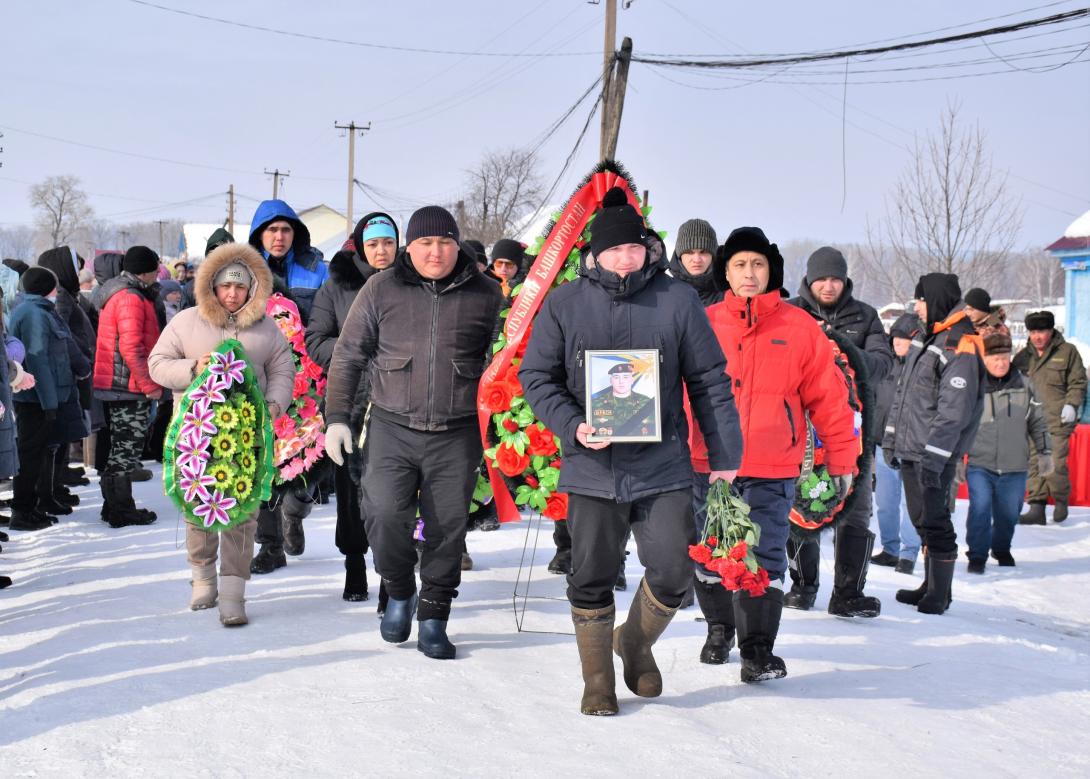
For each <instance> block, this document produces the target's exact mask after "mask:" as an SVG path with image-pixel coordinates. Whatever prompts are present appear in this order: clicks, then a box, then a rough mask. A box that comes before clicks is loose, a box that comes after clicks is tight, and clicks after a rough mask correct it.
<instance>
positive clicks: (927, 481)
mask: <svg viewBox="0 0 1090 779" xmlns="http://www.w3.org/2000/svg"><path fill="white" fill-rule="evenodd" d="M940 475H941V474H940V473H939V472H938V471H929V470H927V468H920V484H922V485H923V486H924V487H928V488H930V489H933V490H937V489H939V488H940V487H942V481H941V480H940V478H939V476H940Z"/></svg>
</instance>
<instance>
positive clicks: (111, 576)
mask: <svg viewBox="0 0 1090 779" xmlns="http://www.w3.org/2000/svg"><path fill="white" fill-rule="evenodd" d="M137 490H138V497H139V499H140V500H141V502H142V503H143V504H144V505H146V506H150V507H153V508H154V509H156V510H157V511H159V512H160V520H159V522H158V523H157V524H155V525H153V526H150V527H147V528H127V529H121V530H111V529H110V528H108V527H107V526H105V525H103V524H102V523H101V522H100V521H99V519H98V506H99V503H100V501H99V499H98V497H97V489H96V488H94V487H88V488H82V489H80V490H78V492H79V494H80V495H81V496H82V497H84V506H81V507H80V509H79V510H77V512H76V513H75V514H73V515H72V516H71V517H68V518H66V519H65V520H64V521H62V522H61V523H60V524H59V525H57V526H55V527H54V528H51V529H49V530H45V531H40V532H37V533H12V534H11V535H12V540H11V542H10V543H8V544H4V552H3V554H2V555H0V571H2V572H4V573H7V574H10V575H12V576H13V578H14V579H15V585H14V586H13V587H12V588H10V589H8V590H4V591H2V592H0V774H2V775H3V776H6V777H15V776H65V777H71V776H99V777H101V776H146V775H154V776H160V777H165V776H304V775H305V776H348V775H359V776H382V777H384V776H434V775H440V774H442V775H445V776H469V775H473V776H482V775H489V776H499V775H525V776H550V777H556V776H587V775H594V776H610V777H612V776H632V777H635V776H672V777H678V776H681V775H684V774H690V775H692V774H696V775H701V776H708V777H712V776H744V777H750V776H762V777H767V776H833V775H836V776H883V777H887V776H889V777H898V776H920V775H924V776H932V775H943V776H973V777H978V776H1016V775H1017V776H1052V775H1057V776H1088V775H1090V746H1088V744H1087V739H1086V734H1087V733H1088V732H1090V694H1088V689H1090V671H1088V667H1090V603H1088V598H1087V593H1090V510H1087V509H1075V510H1073V511H1072V516H1071V518H1070V519H1069V520H1068V521H1067V522H1066V523H1065V524H1064V525H1061V526H1054V525H1049V526H1047V527H1043V528H1019V530H1018V533H1017V536H1016V538H1015V549H1014V553H1015V556H1016V558H1017V559H1018V567H1017V568H1015V569H999V568H995V567H992V566H989V568H988V572H987V574H986V575H985V576H983V577H973V578H972V579H970V578H969V576H968V574H966V573H965V563H964V560H962V561H960V562H959V563H958V570H957V574H956V578H955V582H954V604H953V607H952V609H951V611H950V612H948V613H947V615H945V616H942V617H926V616H924V615H921V614H918V613H917V612H916V611H915V610H914V609H910V608H908V607H906V606H902V605H901V604H898V603H896V602H895V601H894V600H893V592H894V590H895V589H897V588H898V587H902V586H906V585H912V586H914V584H915V582H916V581H917V580H918V577H914V578H910V577H907V576H904V575H902V574H897V573H895V572H893V571H892V570H890V569H886V568H882V569H872V571H871V577H870V581H871V583H870V586H869V587H868V591H869V592H871V593H873V594H876V595H878V596H880V597H881V598H882V601H883V605H884V609H885V611H884V613H883V614H882V616H881V617H880V618H878V619H876V620H870V621H856V622H851V621H845V620H840V619H834V618H832V617H830V616H828V615H827V614H825V613H824V612H823V611H815V612H813V613H799V612H791V611H788V612H785V616H784V622H783V626H782V628H781V631H780V639H779V642H778V644H777V649H778V653H779V654H781V655H782V656H783V657H784V658H785V659H786V661H787V665H788V671H789V674H790V675H789V676H788V677H787V678H786V679H784V680H782V681H778V682H768V683H765V684H763V685H757V686H749V685H743V684H741V683H740V682H739V680H738V665H737V661H736V656H733V655H732V662H731V663H730V664H728V665H726V666H717V667H712V666H703V665H701V664H700V663H699V662H698V661H697V654H698V652H699V650H700V647H701V644H702V641H703V634H704V626H703V624H702V623H698V622H696V621H695V617H696V615H697V611H696V610H695V609H690V610H688V611H685V612H682V613H681V614H679V616H678V617H677V618H676V620H675V622H674V624H673V625H671V627H670V629H669V630H668V632H667V634H666V635H665V636H664V638H663V640H662V641H661V642H660V643H659V644H658V645H657V646H656V649H655V654H656V656H657V657H658V660H659V664H660V666H661V667H662V669H663V673H664V681H665V690H664V694H663V696H662V697H661V698H658V699H655V700H642V699H638V698H636V697H635V696H633V695H631V694H630V693H628V691H627V690H623V684H622V690H623V692H621V693H620V702H621V716H619V717H614V718H591V717H584V716H581V715H580V714H579V696H580V692H581V682H580V678H579V670H578V660H577V656H576V649H575V643H574V640H573V639H572V638H571V637H570V636H568V635H561V634H552V633H548V632H546V633H529V632H523V633H520V632H518V631H517V629H516V623H515V617H514V612H513V609H512V592H513V590H514V586H515V580H516V576H517V573H518V568H519V561H520V558H521V557H522V553H523V545H524V542H525V541H526V538H527V534H526V524H525V523H520V524H518V525H508V526H505V527H503V529H501V530H500V531H499V532H495V533H479V532H478V533H472V534H470V536H469V544H470V551H471V553H472V555H473V558H474V560H475V562H476V566H477V568H476V570H474V571H472V572H469V573H467V574H466V575H465V578H464V581H463V586H462V590H461V593H462V594H461V597H460V598H459V599H458V601H457V602H456V605H455V612H454V616H453V618H452V622H451V635H452V639H453V640H454V641H455V643H457V644H458V659H457V660H455V661H452V662H442V661H435V660H429V659H427V658H425V657H424V656H423V655H421V654H420V653H418V652H417V651H416V650H415V643H414V642H413V641H410V642H409V643H407V644H405V645H402V646H392V645H389V644H385V643H384V642H383V641H382V640H381V639H380V638H379V635H378V625H377V620H376V618H375V601H374V595H373V596H372V600H370V601H368V602H366V603H359V604H349V603H345V602H344V601H342V600H341V598H340V593H341V587H342V567H341V557H340V556H339V555H338V553H337V551H336V548H335V547H334V545H333V527H334V519H333V507H332V506H331V505H330V506H322V507H320V510H317V511H316V512H315V514H313V515H312V516H311V518H310V519H309V520H308V522H307V551H306V553H305V554H304V555H303V556H302V557H300V558H294V559H290V560H289V563H288V567H287V568H285V569H282V570H280V571H277V572H276V573H274V574H271V575H269V576H264V577H255V578H254V580H253V581H252V582H251V585H250V588H249V591H248V593H247V595H248V598H249V600H248V603H247V610H248V612H249V615H250V618H251V623H250V625H249V626H247V627H245V628H241V629H234V630H227V629H224V628H222V627H220V625H219V623H218V621H217V613H216V611H215V610H214V609H213V610H209V611H202V612H191V611H189V610H188V609H187V601H188V595H189V586H188V583H187V582H188V569H187V567H186V564H185V552H184V548H182V547H181V539H182V537H183V529H182V528H181V526H180V524H179V521H178V520H177V518H176V513H175V512H173V511H171V510H169V507H168V502H167V500H166V498H164V497H163V495H162V492H161V486H160V484H159V483H157V482H149V483H145V484H139V485H137ZM958 508H959V517H960V518H961V519H960V521H959V524H960V523H961V522H963V521H964V520H963V516H964V510H965V506H964V504H959V507H958ZM548 531H549V528H547V527H545V528H543V530H542V533H541V535H540V538H539V541H540V545H541V546H540V548H539V550H538V558H537V563H536V566H535V567H534V569H533V572H532V574H533V575H532V578H531V581H530V592H531V594H532V595H535V596H543V597H548V596H556V597H561V596H562V594H563V582H562V579H561V577H555V576H550V575H549V574H548V573H546V572H545V562H546V561H547V560H548V558H549V556H550V555H551V540H550V536H549V535H548ZM961 534H962V533H961V528H960V527H959V536H961ZM532 540H533V539H532V537H531V544H532ZM831 559H832V555H831V547H830V544H829V541H828V540H826V542H825V548H824V560H823V567H822V575H823V577H824V579H825V583H824V585H823V588H822V593H821V596H820V598H819V605H820V606H821V607H822V608H823V607H824V605H825V602H826V600H827V598H828V593H829V584H830V582H831V579H832V562H831ZM629 560H630V562H629V566H628V574H629V580H630V582H632V583H633V584H635V582H636V581H638V577H639V564H638V562H637V561H636V556H635V554H633V555H632V556H631V557H630V558H629ZM523 583H524V584H525V574H524V579H523ZM372 589H373V591H375V592H377V586H375V583H374V581H372ZM630 599H631V589H630V591H629V593H621V594H620V596H619V602H620V605H621V607H622V608H627V605H628V602H629V601H630ZM523 626H524V627H525V628H527V629H532V630H542V631H558V632H568V631H570V629H571V626H570V622H569V620H568V618H567V608H566V604H565V603H563V602H561V601H554V600H529V601H527V604H526V611H525V615H524V621H523ZM618 681H620V680H618ZM683 772H684V773H683Z"/></svg>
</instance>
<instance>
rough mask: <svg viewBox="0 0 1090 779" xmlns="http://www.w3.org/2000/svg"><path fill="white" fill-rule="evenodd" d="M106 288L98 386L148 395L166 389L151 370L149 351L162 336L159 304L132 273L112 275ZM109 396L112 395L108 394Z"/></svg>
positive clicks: (121, 393)
mask: <svg viewBox="0 0 1090 779" xmlns="http://www.w3.org/2000/svg"><path fill="white" fill-rule="evenodd" d="M107 284H110V285H111V286H113V287H114V289H110V290H105V289H104V290H103V292H104V293H105V294H104V295H103V298H102V299H104V300H105V303H104V304H102V307H101V312H100V314H99V318H98V340H97V343H96V347H95V379H94V387H95V390H96V391H98V392H99V393H118V394H119V397H120V398H124V396H125V395H126V394H131V395H132V396H134V397H141V398H142V397H144V396H145V395H146V394H148V393H149V392H155V391H156V390H159V389H162V387H160V386H159V385H158V384H156V383H155V382H154V381H152V380H151V374H149V373H148V355H149V354H151V350H152V348H153V347H154V346H155V342H156V341H157V340H158V339H159V320H158V319H157V318H156V316H155V304H154V303H152V301H151V299H150V298H148V296H147V295H145V294H144V293H143V292H142V291H141V290H140V288H139V287H138V285H139V282H138V281H137V280H136V279H133V278H129V277H128V276H118V277H117V278H115V279H111V280H110V281H109V282H107ZM107 397H109V395H107Z"/></svg>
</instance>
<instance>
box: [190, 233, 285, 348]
mask: <svg viewBox="0 0 1090 779" xmlns="http://www.w3.org/2000/svg"><path fill="white" fill-rule="evenodd" d="M234 262H240V263H242V264H243V265H245V266H246V269H247V270H248V271H250V275H251V276H252V277H253V281H252V282H251V283H250V295H249V297H248V298H247V299H246V302H245V303H244V304H243V306H242V308H240V309H239V310H238V311H237V312H235V313H234V314H229V313H228V312H227V309H225V308H224V307H223V306H222V305H220V302H219V300H217V299H216V292H215V290H214V289H213V288H212V281H213V280H214V279H215V278H216V274H217V273H219V272H220V271H221V270H223V269H224V268H225V267H227V266H228V265H230V264H231V263H234ZM193 292H194V294H195V296H196V298H197V310H198V312H199V313H200V315H201V318H202V319H204V320H205V321H207V322H208V323H209V324H212V325H215V326H216V327H226V326H227V324H228V323H229V321H230V320H231V319H232V318H233V319H234V321H235V323H236V324H237V326H238V327H239V329H244V328H247V327H250V326H251V325H253V324H255V323H257V322H259V321H261V319H262V318H264V316H265V304H266V303H267V302H268V300H269V295H271V294H272V292H273V275H272V271H270V270H269V266H268V265H266V264H265V260H264V259H262V257H261V255H260V254H258V253H257V250H256V249H254V248H253V247H252V246H250V245H248V244H245V243H227V244H224V245H223V246H220V247H218V248H216V249H214V250H213V251H212V253H211V254H209V255H208V256H207V257H205V258H204V261H203V262H202V263H201V264H200V267H198V268H197V278H196V280H195V281H194V283H193Z"/></svg>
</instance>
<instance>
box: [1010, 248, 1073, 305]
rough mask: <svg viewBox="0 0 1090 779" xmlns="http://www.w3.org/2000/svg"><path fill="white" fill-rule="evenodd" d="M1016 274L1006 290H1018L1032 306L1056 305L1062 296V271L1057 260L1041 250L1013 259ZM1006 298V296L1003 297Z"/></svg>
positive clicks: (1032, 250) (1025, 253)
mask: <svg viewBox="0 0 1090 779" xmlns="http://www.w3.org/2000/svg"><path fill="white" fill-rule="evenodd" d="M1011 266H1012V267H1014V268H1017V269H1018V273H1017V275H1016V276H1015V277H1014V278H1011V279H1010V281H1011V282H1012V283H1011V285H1010V286H1009V287H1007V289H1011V290H1018V294H1020V295H1021V296H1022V297H1025V298H1028V299H1029V300H1031V301H1032V302H1033V304H1034V305H1040V306H1048V305H1056V304H1057V303H1058V302H1059V299H1060V298H1061V297H1063V295H1064V282H1065V279H1064V270H1063V267H1062V266H1061V265H1060V262H1059V260H1057V259H1056V258H1055V257H1053V256H1052V255H1051V254H1049V253H1048V252H1046V251H1044V250H1043V249H1030V250H1028V251H1025V252H1022V253H1021V254H1019V255H1017V256H1015V257H1014V262H1012V263H1011ZM1003 297H1006V296H1003Z"/></svg>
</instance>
